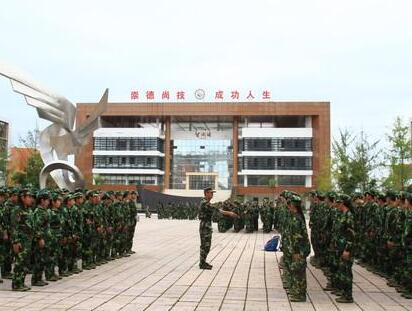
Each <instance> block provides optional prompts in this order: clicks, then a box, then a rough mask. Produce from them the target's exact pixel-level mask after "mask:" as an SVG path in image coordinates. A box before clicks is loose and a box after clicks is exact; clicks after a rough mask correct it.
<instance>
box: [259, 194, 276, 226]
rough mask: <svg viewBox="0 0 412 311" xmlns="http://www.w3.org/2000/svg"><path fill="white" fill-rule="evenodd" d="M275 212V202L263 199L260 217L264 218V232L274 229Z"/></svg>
mask: <svg viewBox="0 0 412 311" xmlns="http://www.w3.org/2000/svg"><path fill="white" fill-rule="evenodd" d="M273 213H274V208H273V204H272V203H271V202H270V201H269V199H267V198H265V199H263V203H262V208H261V209H260V219H261V220H262V223H263V232H265V233H269V232H270V231H272V226H273Z"/></svg>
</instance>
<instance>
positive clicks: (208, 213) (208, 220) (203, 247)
mask: <svg viewBox="0 0 412 311" xmlns="http://www.w3.org/2000/svg"><path fill="white" fill-rule="evenodd" d="M214 192H215V191H213V190H212V188H206V189H204V190H203V193H204V195H205V196H204V198H203V199H202V200H201V202H200V207H199V220H200V224H199V234H200V261H199V268H200V269H207V270H210V269H212V267H213V266H212V265H211V264H209V263H207V262H206V258H207V255H208V254H209V251H210V247H211V243H212V232H213V230H212V214H213V210H214V207H213V206H212V204H210V200H211V199H212V198H213V193H214ZM219 211H220V213H222V214H223V215H226V216H229V217H238V216H237V215H236V214H235V213H233V212H230V211H224V210H222V209H220V210H219Z"/></svg>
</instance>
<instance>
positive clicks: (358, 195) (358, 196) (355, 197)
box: [352, 192, 362, 200]
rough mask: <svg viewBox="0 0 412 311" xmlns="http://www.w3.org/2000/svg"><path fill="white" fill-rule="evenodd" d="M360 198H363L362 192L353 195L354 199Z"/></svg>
mask: <svg viewBox="0 0 412 311" xmlns="http://www.w3.org/2000/svg"><path fill="white" fill-rule="evenodd" d="M360 198H362V193H360V192H355V193H354V194H353V195H352V200H356V199H360Z"/></svg>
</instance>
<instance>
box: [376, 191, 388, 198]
mask: <svg viewBox="0 0 412 311" xmlns="http://www.w3.org/2000/svg"><path fill="white" fill-rule="evenodd" d="M376 194H377V197H378V199H379V200H385V198H386V196H385V194H384V193H383V192H380V191H377V193H376Z"/></svg>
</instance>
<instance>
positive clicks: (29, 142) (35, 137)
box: [19, 128, 40, 150]
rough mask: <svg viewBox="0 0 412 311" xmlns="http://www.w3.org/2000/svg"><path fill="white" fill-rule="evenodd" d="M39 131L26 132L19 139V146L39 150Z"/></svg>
mask: <svg viewBox="0 0 412 311" xmlns="http://www.w3.org/2000/svg"><path fill="white" fill-rule="evenodd" d="M39 140H40V131H39V129H37V128H36V129H34V130H31V131H27V133H26V135H25V136H20V137H19V144H20V146H22V147H25V148H33V149H36V150H38V149H39Z"/></svg>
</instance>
